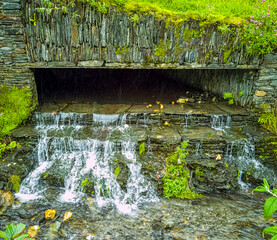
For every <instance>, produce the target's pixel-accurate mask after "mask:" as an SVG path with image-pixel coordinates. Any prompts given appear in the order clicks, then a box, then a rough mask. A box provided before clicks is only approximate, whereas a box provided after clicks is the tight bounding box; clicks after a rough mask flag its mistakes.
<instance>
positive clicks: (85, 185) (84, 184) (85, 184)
mask: <svg viewBox="0 0 277 240" xmlns="http://www.w3.org/2000/svg"><path fill="white" fill-rule="evenodd" d="M81 189H82V191H83V192H85V193H89V194H93V193H94V186H93V183H92V181H91V180H90V179H88V178H85V179H84V180H83V181H81Z"/></svg>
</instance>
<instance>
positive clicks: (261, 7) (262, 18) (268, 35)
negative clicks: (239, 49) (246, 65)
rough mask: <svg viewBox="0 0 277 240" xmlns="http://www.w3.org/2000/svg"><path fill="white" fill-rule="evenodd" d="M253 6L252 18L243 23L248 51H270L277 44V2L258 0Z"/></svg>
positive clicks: (256, 52)
mask: <svg viewBox="0 0 277 240" xmlns="http://www.w3.org/2000/svg"><path fill="white" fill-rule="evenodd" d="M253 7H254V9H253V12H252V14H251V16H250V18H247V19H246V20H244V21H243V22H242V23H241V24H242V25H243V30H244V31H243V37H244V38H243V41H244V43H245V45H246V47H247V48H246V50H247V53H248V54H266V53H270V52H272V51H273V50H274V49H276V46H277V32H276V30H277V29H276V20H277V13H276V7H277V3H276V1H274V0H256V1H255V3H254V6H253ZM239 24H240V23H239Z"/></svg>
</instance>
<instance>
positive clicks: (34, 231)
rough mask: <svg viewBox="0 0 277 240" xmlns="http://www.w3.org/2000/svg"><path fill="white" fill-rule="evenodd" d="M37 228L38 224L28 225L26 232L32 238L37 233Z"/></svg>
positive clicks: (38, 227)
mask: <svg viewBox="0 0 277 240" xmlns="http://www.w3.org/2000/svg"><path fill="white" fill-rule="evenodd" d="M39 230H40V226H38V225H35V226H32V227H29V229H28V234H29V235H30V237H31V238H33V237H34V236H36V235H37V234H38V232H39Z"/></svg>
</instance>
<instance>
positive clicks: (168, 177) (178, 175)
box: [163, 141, 202, 199]
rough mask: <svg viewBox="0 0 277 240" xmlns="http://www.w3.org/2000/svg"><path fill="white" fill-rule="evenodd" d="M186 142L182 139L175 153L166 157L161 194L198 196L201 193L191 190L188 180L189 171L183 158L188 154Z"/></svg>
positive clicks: (190, 197)
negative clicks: (180, 145)
mask: <svg viewBox="0 0 277 240" xmlns="http://www.w3.org/2000/svg"><path fill="white" fill-rule="evenodd" d="M187 147H188V142H186V141H184V142H183V143H182V147H181V148H179V147H177V150H176V152H175V153H173V154H172V155H171V156H169V157H168V158H167V159H166V162H167V165H166V173H165V176H164V177H163V182H164V186H163V195H164V196H165V197H166V198H170V197H176V198H182V199H183V198H188V199H194V198H200V197H202V195H201V194H197V193H194V192H192V188H191V187H190V186H189V182H188V180H189V179H190V177H191V176H190V171H189V169H188V167H187V164H186V161H185V158H186V157H187V156H188V154H189V153H188V151H187Z"/></svg>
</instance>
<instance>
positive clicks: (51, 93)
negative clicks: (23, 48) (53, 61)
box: [35, 69, 189, 104]
mask: <svg viewBox="0 0 277 240" xmlns="http://www.w3.org/2000/svg"><path fill="white" fill-rule="evenodd" d="M165 73H166V71H165V70H145V69H144V70H129V69H37V70H36V71H35V79H36V84H37V91H38V98H39V102H40V103H43V102H51V101H56V102H59V101H68V102H97V103H102V104H103V103H132V104H141V103H144V102H151V101H156V100H158V101H162V102H170V101H173V100H174V99H176V98H178V97H180V96H181V95H182V94H184V92H186V91H188V89H189V88H188V87H187V86H186V85H185V83H183V82H182V81H178V80H176V79H174V78H172V77H170V76H168V75H167V74H165Z"/></svg>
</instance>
